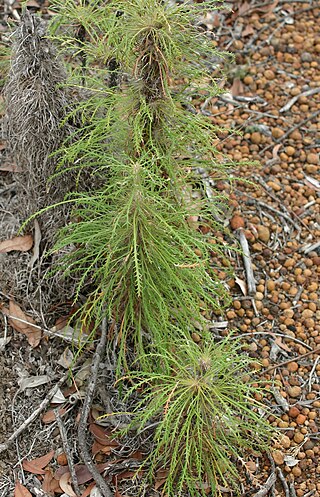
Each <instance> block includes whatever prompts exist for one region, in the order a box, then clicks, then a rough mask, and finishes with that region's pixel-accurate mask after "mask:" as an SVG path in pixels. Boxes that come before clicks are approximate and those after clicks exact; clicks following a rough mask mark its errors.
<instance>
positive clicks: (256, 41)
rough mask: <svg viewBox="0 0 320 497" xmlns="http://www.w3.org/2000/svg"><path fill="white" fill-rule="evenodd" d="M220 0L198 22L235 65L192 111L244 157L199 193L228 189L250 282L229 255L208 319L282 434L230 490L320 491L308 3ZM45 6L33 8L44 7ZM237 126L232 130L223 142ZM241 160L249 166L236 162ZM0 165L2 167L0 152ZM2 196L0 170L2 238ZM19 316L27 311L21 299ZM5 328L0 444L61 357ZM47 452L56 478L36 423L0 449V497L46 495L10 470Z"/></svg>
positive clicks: (313, 29) (319, 173) (317, 104)
mask: <svg viewBox="0 0 320 497" xmlns="http://www.w3.org/2000/svg"><path fill="white" fill-rule="evenodd" d="M34 3H36V2H34ZM42 4H43V3H42ZM15 5H16V4H15ZM230 5H231V6H232V11H230V10H229V11H227V10H221V11H215V12H213V13H211V14H210V15H208V16H206V18H204V19H203V24H204V25H205V26H206V28H207V29H208V30H210V31H211V32H212V42H213V43H214V44H215V45H216V46H217V47H218V48H219V49H220V48H222V49H227V50H229V51H231V52H233V53H234V54H235V61H234V62H233V63H232V64H230V65H227V66H226V67H225V71H226V75H227V79H226V81H224V82H223V83H222V82H221V83H220V84H221V86H223V88H224V90H225V91H226V93H225V94H222V95H221V96H220V97H217V98H215V99H211V100H210V101H206V102H204V101H203V99H201V98H200V97H199V101H197V102H194V104H195V105H196V106H197V108H198V109H199V111H200V110H201V111H202V112H204V113H206V115H208V116H209V117H210V118H211V119H212V120H213V121H214V122H215V123H217V124H218V125H221V126H223V127H227V128H229V129H231V130H233V131H234V132H235V133H234V134H232V136H231V137H230V134H226V133H222V132H221V133H220V134H219V139H218V140H217V143H216V146H217V149H218V151H220V152H221V153H226V154H227V155H228V156H229V157H231V159H232V160H234V161H235V162H241V161H243V164H242V165H240V166H237V167H236V168H235V170H234V173H233V174H234V176H235V177H238V178H241V180H240V181H238V180H235V181H234V182H233V184H232V185H231V184H229V183H228V182H225V181H218V182H217V181H215V180H214V178H212V185H211V186H212V188H214V189H218V190H220V191H223V192H227V193H228V195H229V199H230V200H229V204H230V205H229V207H230V210H229V213H228V214H227V218H228V223H229V225H230V229H231V230H232V231H233V232H234V235H235V236H236V237H239V233H240V231H241V230H243V232H244V234H245V238H246V240H247V241H248V244H249V258H250V261H251V264H252V267H253V274H254V279H255V285H256V288H255V291H252V292H251V293H250V294H249V288H248V283H249V282H248V275H247V273H246V271H245V268H244V263H243V260H242V258H241V256H239V255H238V256H237V255H235V254H231V255H230V262H231V265H232V267H233V268H234V269H235V274H236V278H230V276H229V275H228V272H227V271H224V270H223V269H221V271H220V272H219V275H220V277H221V279H223V280H224V281H225V284H226V285H227V286H228V287H229V289H230V292H231V294H232V299H233V302H232V305H231V307H230V309H228V310H227V312H226V315H225V316H216V317H215V319H216V322H217V323H218V324H219V328H217V329H218V330H219V334H220V335H225V334H227V333H228V332H229V330H230V329H237V330H238V333H239V334H241V335H242V336H243V337H244V341H245V342H246V343H247V344H248V347H249V350H250V355H251V356H252V357H255V358H257V373H258V374H259V375H260V377H261V379H262V380H264V382H265V386H266V388H267V390H268V391H269V393H268V394H267V396H266V399H265V401H266V402H267V403H268V405H269V407H271V409H272V411H273V413H274V416H271V417H270V418H269V421H270V423H272V424H273V425H274V426H276V427H277V428H278V429H279V431H280V433H281V434H282V437H280V439H279V440H277V441H274V444H273V446H272V447H270V453H271V457H270V458H269V459H268V458H267V457H258V456H256V457H253V456H251V457H250V458H249V460H248V461H246V464H245V467H246V475H245V476H246V478H244V479H243V481H241V482H240V485H241V492H242V495H255V494H257V492H258V491H259V489H264V488H265V489H266V482H267V480H268V477H269V475H270V474H272V473H274V474H275V475H276V482H275V484H274V485H273V486H272V487H271V488H270V489H269V490H270V495H275V496H285V497H306V496H314V497H320V445H319V439H320V420H319V415H320V360H319V357H320V307H319V293H320V291H319V290H320V286H319V273H320V242H319V240H320V166H319V146H320V142H319V130H320V124H319V123H320V117H319V116H320V91H319V86H320V71H319V68H320V42H319V40H320V23H319V14H320V8H319V5H318V4H316V2H301V1H299V2H298V1H297V2H295V1H291V0H288V1H287V2H285V1H284V0H276V1H275V2H273V3H271V2H269V3H268V2H264V3H257V2H253V1H252V2H251V3H247V2H246V1H244V2H242V3H241V2H234V3H231V4H230ZM45 8H46V7H45V3H44V4H43V5H42V12H44V13H45ZM1 9H2V10H1ZM0 10H1V12H2V19H3V23H2V33H5V23H4V20H5V19H6V17H5V16H4V13H3V7H0ZM3 37H4V38H5V35H3ZM239 130H240V131H241V132H242V135H241V136H240V135H238V134H236V131H239ZM4 147H5V144H3V147H1V148H2V150H4ZM247 161H258V162H257V164H255V165H252V164H251V165H248V163H247ZM3 164H7V159H6V158H5V155H4V157H3V162H2V165H3ZM1 167H2V166H0V168H1ZM9 169H10V168H9ZM244 179H245V180H249V181H248V182H244V181H242V180H244ZM12 190H14V178H13V176H12V173H11V172H10V171H8V170H5V169H3V170H2V172H1V171H0V199H1V203H2V205H1V209H2V215H1V218H0V227H1V230H2V231H3V232H4V233H6V234H8V233H9V234H10V235H12V234H13V229H14V228H13V227H15V226H16V224H17V223H16V221H15V222H13V224H12V226H11V227H8V226H9V224H8V223H9V218H10V216H9V217H8V216H7V215H6V214H5V213H6V210H7V209H6V202H7V201H8V197H6V195H8V191H9V192H12ZM10 195H11V194H10ZM10 198H11V199H12V198H14V195H11V197H10ZM4 238H5V237H2V239H4ZM0 292H1V293H0V296H1V301H2V307H6V306H7V305H8V299H7V292H6V290H5V289H3V288H1V287H0ZM21 305H22V304H21ZM23 311H24V312H25V313H27V314H30V315H33V316H34V317H35V318H38V317H39V316H35V315H34V313H32V308H30V306H29V305H26V304H25V307H24V309H23ZM226 321H228V325H226V324H224V323H225V322H226ZM41 324H42V323H41ZM7 325H8V323H7V319H6V317H5V315H4V316H3V321H2V325H1V337H3V336H4V330H7V336H8V337H10V338H11V340H10V341H9V343H7V344H4V345H3V346H2V347H1V348H0V378H1V380H0V443H4V442H5V441H6V440H7V438H8V437H9V436H10V434H11V433H12V432H13V431H14V430H15V429H17V427H18V426H19V425H20V424H21V422H23V421H24V420H25V419H26V417H27V416H28V415H29V414H30V413H31V412H32V411H33V410H34V409H35V408H36V407H37V406H38V405H39V403H40V402H41V400H42V399H43V398H44V397H45V395H46V392H48V390H49V389H50V386H52V384H54V383H56V382H57V380H58V379H59V378H60V377H61V376H62V375H63V374H64V372H65V369H64V368H63V367H62V366H61V365H60V364H62V362H61V356H62V355H63V354H64V355H66V354H68V353H70V350H69V344H68V343H66V342H65V340H63V339H59V338H52V337H51V336H46V337H45V338H43V339H42V341H41V343H40V345H39V346H38V347H35V348H31V347H30V345H29V344H28V343H27V340H26V338H25V336H24V335H22V334H20V333H19V332H18V331H17V330H13V329H12V328H11V327H10V326H9V327H8V326H7ZM86 357H87V356H84V358H83V361H85V359H86ZM88 357H89V358H90V357H91V355H90V353H88ZM59 359H60V361H59V362H60V364H59V363H58V360H59ZM261 360H262V365H261V364H259V363H258V361H261ZM39 375H48V376H49V384H48V383H47V384H44V385H41V386H38V387H35V388H27V389H25V390H21V386H20V387H19V381H21V379H23V378H26V377H30V376H39ZM85 377H86V376H84V378H85ZM20 385H21V383H20ZM80 390H81V388H80ZM64 393H65V395H66V396H70V395H73V394H74V391H73V390H72V386H71V384H69V385H67V384H65V385H64ZM101 397H103V393H102V394H101V392H100V397H99V398H97V399H96V406H97V410H98V411H99V409H100V410H102V411H103V409H104V408H105V405H103V402H102V400H101ZM107 401H108V399H105V403H107ZM72 405H73V404H72V403H71V402H70V403H69V407H70V406H72ZM77 405H78V404H76V406H77ZM76 411H77V407H76ZM76 415H77V412H75V411H74V410H73V408H71V410H70V415H69V417H67V418H66V421H65V423H66V425H67V429H68V432H69V433H70V434H71V440H72V433H73V431H72V427H73V425H75V424H76V422H75V419H76ZM71 444H73V442H72V441H71ZM51 448H54V450H55V458H54V460H52V461H51V462H50V464H49V470H48V471H49V472H50V471H52V472H53V471H54V470H58V471H59V470H60V471H61V468H63V467H64V466H65V465H66V462H65V461H63V457H62V456H61V454H63V447H62V443H61V439H60V434H59V430H58V429H57V427H56V424H55V423H53V424H50V423H49V422H48V424H45V423H42V422H41V417H39V418H38V419H37V420H36V421H35V422H34V423H33V424H32V425H30V427H29V428H28V429H26V430H25V431H24V432H23V434H22V435H21V436H20V437H19V438H18V440H17V442H16V443H15V444H13V445H11V446H10V449H9V450H8V451H5V452H3V453H2V454H0V497H7V496H12V495H13V489H14V485H15V482H16V481H17V479H19V480H20V482H21V483H22V484H24V485H25V486H26V487H27V488H28V489H29V490H30V491H31V492H32V495H46V494H44V493H43V494H41V493H39V492H40V490H39V488H40V486H41V483H40V480H41V479H42V476H40V477H39V478H38V477H37V476H36V475H35V474H32V473H31V472H28V471H26V470H25V469H23V467H22V462H21V461H22V460H23V459H25V458H28V459H34V458H36V457H38V456H41V455H44V454H47V453H48V452H49V450H50V449H51ZM110 450H113V449H110ZM106 454H107V451H104V452H103V451H101V447H100V452H99V451H98V455H97V457H96V461H97V462H104V461H105V460H106V458H107V457H108V454H107V455H106ZM76 460H77V459H76ZM129 470H130V465H129V466H128V468H127V473H128V471H129ZM123 471H124V470H123V467H122V474H123ZM48 478H49V477H48ZM128 478H130V475H129V477H128ZM120 480H121V478H120V477H119V481H120ZM112 481H113V483H114V481H118V480H117V479H116V480H114V479H113V480H112ZM121 481H122V487H121V492H122V493H123V494H126V495H134V492H135V491H136V489H135V488H132V485H131V483H130V484H129V483H127V482H128V480H126V479H125V478H124V479H123V480H121ZM130 485H131V486H130ZM37 492H38V493H37ZM267 493H268V492H267V491H266V492H265V493H263V495H267ZM156 494H157V492H155V495H156ZM222 494H223V495H230V492H229V491H227V490H225V491H223V490H222ZM57 495H59V494H57ZM60 495H61V493H60ZM119 495H120V494H119ZM231 495H232V493H231ZM257 495H258V494H257ZM259 495H262V493H261V494H259Z"/></svg>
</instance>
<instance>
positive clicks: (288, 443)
mask: <svg viewBox="0 0 320 497" xmlns="http://www.w3.org/2000/svg"><path fill="white" fill-rule="evenodd" d="M280 443H281V445H282V447H283V448H284V449H290V447H291V440H290V438H289V437H287V435H283V436H282V438H281V440H280Z"/></svg>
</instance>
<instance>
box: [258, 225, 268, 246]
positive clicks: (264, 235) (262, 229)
mask: <svg viewBox="0 0 320 497" xmlns="http://www.w3.org/2000/svg"><path fill="white" fill-rule="evenodd" d="M257 231H258V238H259V240H261V241H262V242H264V243H267V242H268V241H269V240H270V231H269V228H267V227H266V226H263V225H262V224H258V226H257Z"/></svg>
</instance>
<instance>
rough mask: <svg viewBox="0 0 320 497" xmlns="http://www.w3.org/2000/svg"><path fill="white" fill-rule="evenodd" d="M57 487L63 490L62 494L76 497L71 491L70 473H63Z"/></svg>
mask: <svg viewBox="0 0 320 497" xmlns="http://www.w3.org/2000/svg"><path fill="white" fill-rule="evenodd" d="M59 485H60V487H61V490H63V492H64V493H65V494H67V495H68V497H77V494H76V493H75V492H74V491H73V489H72V487H71V485H70V473H69V471H67V472H66V473H64V474H63V475H62V476H61V478H60V480H59Z"/></svg>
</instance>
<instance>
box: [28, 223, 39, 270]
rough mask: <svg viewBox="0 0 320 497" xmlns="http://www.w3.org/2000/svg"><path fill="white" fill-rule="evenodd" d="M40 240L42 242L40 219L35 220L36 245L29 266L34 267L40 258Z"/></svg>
mask: <svg viewBox="0 0 320 497" xmlns="http://www.w3.org/2000/svg"><path fill="white" fill-rule="evenodd" d="M40 242H41V231H40V226H39V223H38V221H37V220H36V219H35V220H34V246H33V255H32V257H31V259H30V262H29V264H28V266H29V268H30V269H32V268H33V266H34V263H35V262H36V261H37V260H38V259H39V254H40Z"/></svg>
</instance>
